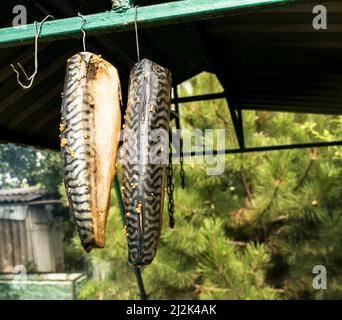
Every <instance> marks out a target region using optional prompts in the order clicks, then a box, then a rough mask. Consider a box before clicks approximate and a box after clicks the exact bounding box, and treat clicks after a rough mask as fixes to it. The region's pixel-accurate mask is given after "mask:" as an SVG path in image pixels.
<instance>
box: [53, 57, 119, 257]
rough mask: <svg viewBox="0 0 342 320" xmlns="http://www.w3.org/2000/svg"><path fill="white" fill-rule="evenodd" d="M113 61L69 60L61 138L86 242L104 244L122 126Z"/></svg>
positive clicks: (72, 201) (67, 185) (68, 181)
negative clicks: (111, 62)
mask: <svg viewBox="0 0 342 320" xmlns="http://www.w3.org/2000/svg"><path fill="white" fill-rule="evenodd" d="M120 102H121V91H120V80H119V76H118V72H117V70H116V68H115V67H114V66H112V65H111V64H110V63H108V62H107V61H105V60H104V59H102V58H101V56H98V55H96V54H93V53H90V52H81V53H78V54H75V55H74V56H72V57H71V58H70V59H69V60H68V63H67V70H66V76H65V84H64V92H63V102H62V109H61V115H62V118H61V123H60V138H61V155H62V162H63V172H64V183H65V188H66V192H67V196H68V201H69V207H70V211H71V214H72V216H73V217H74V220H75V224H76V228H77V231H78V234H79V236H80V239H81V243H82V246H83V247H84V249H85V250H86V251H87V252H90V251H91V250H92V249H93V248H103V247H104V245H105V233H106V223H107V215H108V209H109V205H110V189H111V184H112V180H113V177H114V175H115V167H116V166H115V162H116V154H117V148H118V142H119V132H120V126H121V111H120Z"/></svg>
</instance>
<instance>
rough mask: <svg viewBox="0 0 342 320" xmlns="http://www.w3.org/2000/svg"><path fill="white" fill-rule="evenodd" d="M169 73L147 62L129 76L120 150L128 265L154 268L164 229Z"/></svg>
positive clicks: (136, 67) (138, 64) (169, 93)
mask: <svg viewBox="0 0 342 320" xmlns="http://www.w3.org/2000/svg"><path fill="white" fill-rule="evenodd" d="M170 104H171V73H170V72H169V71H168V70H167V69H165V68H163V67H161V66H159V65H157V64H156V63H154V62H152V61H149V60H147V59H144V60H142V61H141V62H139V63H137V64H136V65H135V66H134V68H133V70H132V72H131V75H130V84H129V95H128V106H127V111H126V115H125V129H124V135H123V136H124V140H123V147H122V169H123V172H122V174H123V177H122V180H123V188H122V191H123V197H124V198H123V202H124V207H125V211H126V235H127V237H128V264H129V265H131V266H135V267H137V266H143V265H147V264H150V263H151V262H152V260H153V259H154V256H155V254H156V250H157V245H158V241H159V237H160V230H161V225H162V212H163V200H164V184H165V174H166V163H167V161H168V153H167V151H168V132H169V118H170Z"/></svg>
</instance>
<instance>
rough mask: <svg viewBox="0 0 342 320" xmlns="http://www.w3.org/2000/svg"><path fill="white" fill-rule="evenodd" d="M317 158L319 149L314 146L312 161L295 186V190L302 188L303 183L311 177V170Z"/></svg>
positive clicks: (311, 154) (311, 150)
mask: <svg viewBox="0 0 342 320" xmlns="http://www.w3.org/2000/svg"><path fill="white" fill-rule="evenodd" d="M316 159H317V150H316V149H314V148H312V149H310V162H309V164H308V166H307V167H306V170H305V172H304V174H303V176H302V178H301V179H300V180H299V182H298V184H297V185H296V186H295V187H294V188H293V191H297V190H298V189H300V188H301V187H302V186H303V185H304V182H305V180H306V179H307V178H308V177H309V172H310V170H311V168H312V166H313V164H314V161H315V160H316Z"/></svg>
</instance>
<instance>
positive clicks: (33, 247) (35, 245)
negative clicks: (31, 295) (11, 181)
mask: <svg viewBox="0 0 342 320" xmlns="http://www.w3.org/2000/svg"><path fill="white" fill-rule="evenodd" d="M58 205H60V200H51V199H46V191H45V190H44V189H40V188H38V187H30V188H21V189H8V190H0V273H12V272H13V270H14V268H15V267H16V266H20V265H23V266H25V268H26V269H27V272H58V271H62V270H63V265H64V261H63V232H62V221H61V218H59V217H53V216H52V210H53V209H54V207H55V206H58Z"/></svg>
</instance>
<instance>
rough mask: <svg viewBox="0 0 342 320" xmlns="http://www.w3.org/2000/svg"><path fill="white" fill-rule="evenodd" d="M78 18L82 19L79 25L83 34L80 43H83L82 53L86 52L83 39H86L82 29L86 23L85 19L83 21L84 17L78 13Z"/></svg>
mask: <svg viewBox="0 0 342 320" xmlns="http://www.w3.org/2000/svg"><path fill="white" fill-rule="evenodd" d="M78 16H79V17H80V18H81V19H82V23H81V31H82V34H83V38H82V41H83V51H84V52H86V51H87V50H86V42H85V38H86V33H85V31H84V29H83V26H84V25H85V23H86V22H87V20H86V19H84V16H83V15H82V14H81V13H80V12H79V13H78Z"/></svg>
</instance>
